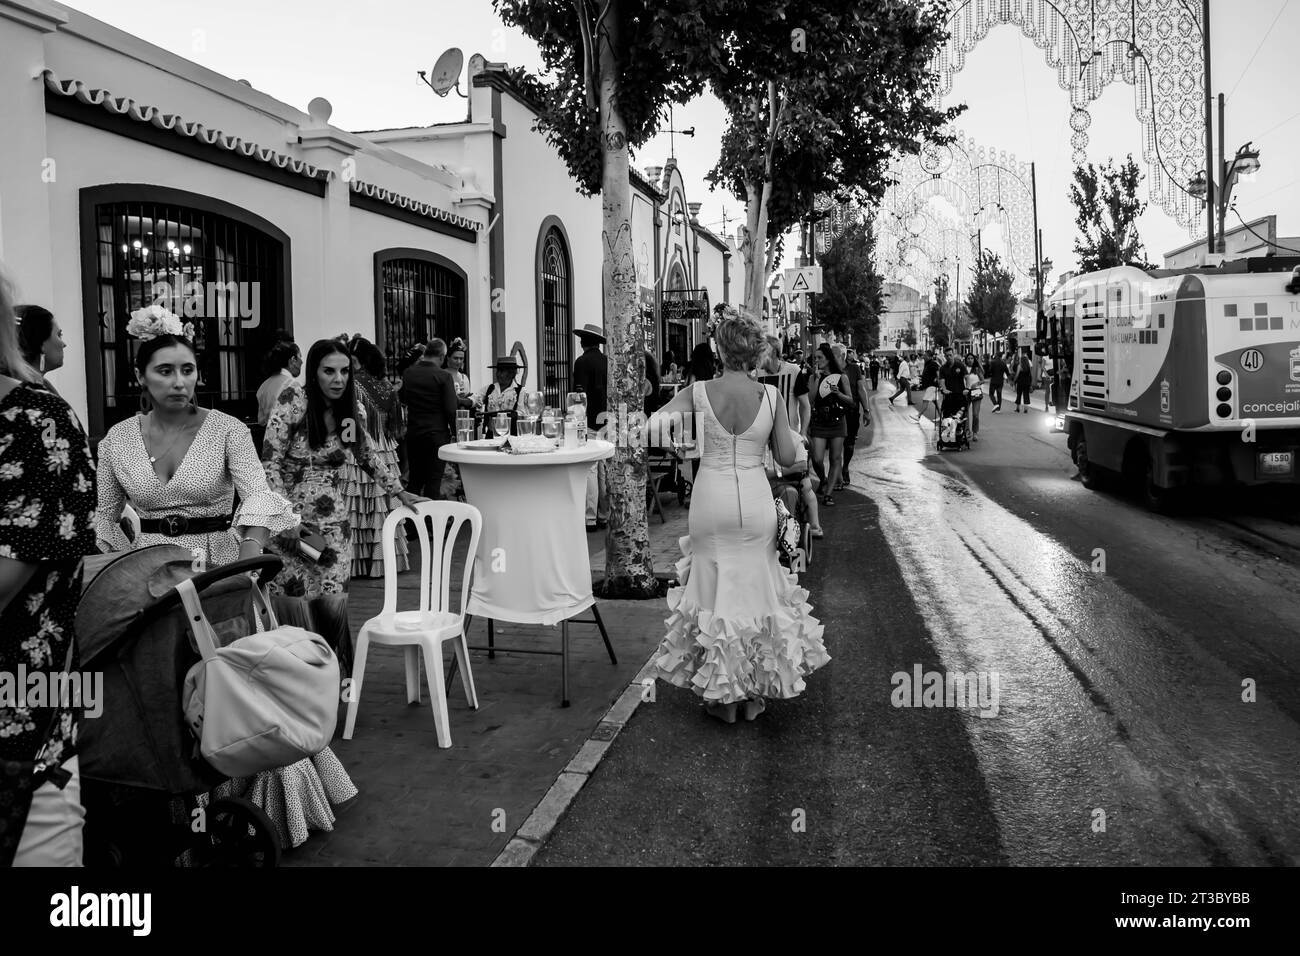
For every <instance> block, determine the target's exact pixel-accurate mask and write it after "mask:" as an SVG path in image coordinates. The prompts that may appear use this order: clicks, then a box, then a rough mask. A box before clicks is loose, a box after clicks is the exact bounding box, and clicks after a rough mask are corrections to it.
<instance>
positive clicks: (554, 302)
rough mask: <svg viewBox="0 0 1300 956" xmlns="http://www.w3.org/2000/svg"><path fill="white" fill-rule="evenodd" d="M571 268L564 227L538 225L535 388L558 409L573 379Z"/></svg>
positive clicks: (553, 221) (552, 220) (551, 220)
mask: <svg viewBox="0 0 1300 956" xmlns="http://www.w3.org/2000/svg"><path fill="white" fill-rule="evenodd" d="M572 301H573V269H572V265H571V260H570V258H569V243H568V240H567V239H566V238H565V235H564V227H563V226H562V225H561V224H560V221H559V220H558V219H556V218H555V217H554V216H551V217H548V218H547V220H546V221H545V222H544V223H542V230H541V238H540V240H539V241H538V244H537V339H538V342H537V344H538V354H539V355H540V357H541V371H540V377H539V383H538V384H539V388H540V389H541V391H542V393H543V394H544V395H545V396H546V404H547V405H551V406H554V407H556V408H560V407H562V406H563V404H564V396H565V393H566V392H568V391H569V389H570V382H571V381H572V379H573V349H574V339H573V311H572V309H571V307H570V303H571V302H572Z"/></svg>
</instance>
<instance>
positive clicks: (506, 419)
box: [492, 412, 510, 438]
mask: <svg viewBox="0 0 1300 956" xmlns="http://www.w3.org/2000/svg"><path fill="white" fill-rule="evenodd" d="M492 431H493V432H494V433H495V434H496V436H497V438H504V437H505V436H506V435H509V434H510V415H509V413H508V412H497V413H496V414H495V415H493V416H492Z"/></svg>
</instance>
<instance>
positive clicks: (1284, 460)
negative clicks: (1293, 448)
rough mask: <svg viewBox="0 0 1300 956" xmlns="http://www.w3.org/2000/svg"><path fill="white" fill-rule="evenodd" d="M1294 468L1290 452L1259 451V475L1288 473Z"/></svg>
mask: <svg viewBox="0 0 1300 956" xmlns="http://www.w3.org/2000/svg"><path fill="white" fill-rule="evenodd" d="M1294 468H1295V465H1294V462H1293V460H1292V453H1291V452H1289V451H1264V452H1260V453H1259V473H1260V474H1261V475H1289V474H1291V473H1292V471H1293V470H1294Z"/></svg>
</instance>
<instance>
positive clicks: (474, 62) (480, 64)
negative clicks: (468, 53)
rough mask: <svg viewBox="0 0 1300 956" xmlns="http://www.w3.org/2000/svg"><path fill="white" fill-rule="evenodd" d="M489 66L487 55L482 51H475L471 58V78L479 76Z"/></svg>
mask: <svg viewBox="0 0 1300 956" xmlns="http://www.w3.org/2000/svg"><path fill="white" fill-rule="evenodd" d="M486 68H487V57H485V56H484V55H483V54H482V53H475V54H474V55H473V56H472V57H470V58H469V76H470V79H473V78H474V77H476V76H478V75H479V74H480V73H482V72H483V70H484V69H486Z"/></svg>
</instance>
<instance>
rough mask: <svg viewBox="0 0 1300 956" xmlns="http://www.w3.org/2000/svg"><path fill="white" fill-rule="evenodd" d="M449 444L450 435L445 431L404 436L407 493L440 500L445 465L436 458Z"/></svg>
mask: <svg viewBox="0 0 1300 956" xmlns="http://www.w3.org/2000/svg"><path fill="white" fill-rule="evenodd" d="M450 443H451V434H450V433H449V432H445V431H441V432H424V433H423V434H408V435H407V436H406V455H407V458H408V459H409V460H410V469H411V480H410V483H409V484H408V485H407V489H406V490H407V491H409V492H410V493H411V494H413V495H422V496H423V497H425V498H432V499H433V500H434V501H438V500H440V499H441V498H442V476H443V474H444V473H445V472H446V470H447V463H446V462H445V461H443V460H442V459H441V458H439V457H438V449H440V448H441V447H442V446H443V445H447V444H450Z"/></svg>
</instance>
